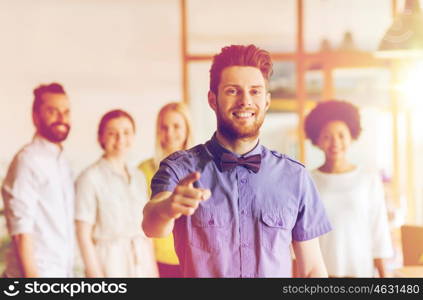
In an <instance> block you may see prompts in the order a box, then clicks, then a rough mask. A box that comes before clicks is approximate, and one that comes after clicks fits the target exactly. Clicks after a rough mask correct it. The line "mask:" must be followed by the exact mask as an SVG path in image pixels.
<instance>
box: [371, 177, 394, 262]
mask: <svg viewBox="0 0 423 300" xmlns="http://www.w3.org/2000/svg"><path fill="white" fill-rule="evenodd" d="M384 195H385V194H384V190H383V184H382V180H381V179H380V178H379V177H378V175H377V174H375V175H374V176H373V179H372V184H371V186H370V198H369V202H370V203H371V210H372V211H371V212H370V216H371V217H372V220H371V222H372V223H371V226H372V230H371V233H372V235H373V239H372V241H373V245H372V252H373V258H388V257H391V256H392V255H393V250H392V243H391V237H390V231H389V224H388V213H387V210H386V204H385V196H384Z"/></svg>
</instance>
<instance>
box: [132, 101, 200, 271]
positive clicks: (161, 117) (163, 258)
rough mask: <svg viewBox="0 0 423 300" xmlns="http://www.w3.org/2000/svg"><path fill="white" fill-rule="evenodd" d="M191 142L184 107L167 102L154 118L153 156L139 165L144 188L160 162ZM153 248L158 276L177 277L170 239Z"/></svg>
mask: <svg viewBox="0 0 423 300" xmlns="http://www.w3.org/2000/svg"><path fill="white" fill-rule="evenodd" d="M191 139H192V134H191V122H190V118H189V114H188V109H187V107H186V106H185V105H184V104H183V103H181V102H171V103H168V104H166V105H165V106H164V107H162V108H161V110H160V111H159V114H158V116H157V123H156V151H155V156H154V158H150V159H148V160H146V161H143V162H142V163H141V164H140V166H139V168H140V170H141V171H143V172H144V175H145V177H146V179H147V182H148V186H150V184H151V179H152V178H153V175H154V174H155V173H156V171H157V169H158V168H159V164H160V161H161V160H162V159H164V158H165V157H167V156H168V155H170V154H172V153H173V152H176V151H179V150H186V149H188V148H189V147H190V146H191ZM149 194H151V190H150V189H149ZM154 249H155V255H156V259H157V262H158V266H159V273H160V277H163V278H166V277H181V272H180V269H179V261H178V257H177V256H176V252H175V248H174V244H173V236H172V235H170V236H168V237H166V238H156V239H154Z"/></svg>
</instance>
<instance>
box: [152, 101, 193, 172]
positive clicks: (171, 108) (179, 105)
mask: <svg viewBox="0 0 423 300" xmlns="http://www.w3.org/2000/svg"><path fill="white" fill-rule="evenodd" d="M168 112H177V113H180V114H181V116H182V117H183V118H184V120H185V124H186V129H187V132H186V139H185V142H184V145H183V148H182V149H181V150H186V149H189V148H191V146H192V126H191V118H190V114H189V111H188V107H187V106H186V105H185V103H183V102H170V103H168V104H166V105H165V106H163V107H162V108H161V109H160V111H159V114H158V115H157V121H156V149H155V150H156V151H155V154H154V164H155V166H156V168H158V167H159V164H160V161H161V160H162V159H164V158H165V157H164V156H165V155H166V153H165V152H164V151H163V148H162V146H161V144H160V137H159V135H160V124H161V122H162V119H163V117H164V115H165V114H166V113H168Z"/></svg>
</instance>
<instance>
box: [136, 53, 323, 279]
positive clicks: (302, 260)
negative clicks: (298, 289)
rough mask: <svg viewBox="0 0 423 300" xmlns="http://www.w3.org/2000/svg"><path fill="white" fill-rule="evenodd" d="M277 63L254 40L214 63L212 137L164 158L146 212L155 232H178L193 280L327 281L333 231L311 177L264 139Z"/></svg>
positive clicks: (146, 228) (150, 233)
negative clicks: (324, 238)
mask: <svg viewBox="0 0 423 300" xmlns="http://www.w3.org/2000/svg"><path fill="white" fill-rule="evenodd" d="M271 73H272V62H271V59H270V55H269V53H268V52H266V51H264V50H262V49H259V48H257V47H256V46H254V45H249V46H240V45H232V46H229V47H225V48H223V49H222V51H221V53H220V54H218V55H216V56H215V57H214V59H213V64H212V67H211V70H210V91H209V93H208V100H209V105H210V107H211V108H212V109H213V110H214V111H215V113H216V119H217V131H216V133H215V134H214V135H213V137H212V138H211V140H210V141H208V142H206V143H205V144H200V145H197V146H196V147H194V148H192V149H189V150H186V151H179V152H176V153H174V154H172V155H170V156H169V157H167V158H166V159H165V160H163V161H162V162H161V164H160V168H159V170H158V171H157V173H156V174H155V176H154V178H153V180H152V184H151V189H152V199H151V201H150V202H149V203H148V204H147V205H146V206H145V208H144V218H143V223H142V226H143V229H144V231H145V233H146V234H147V235H148V236H150V237H164V236H167V235H169V234H170V233H171V232H172V230H173V234H174V239H175V249H176V252H177V254H178V257H179V260H180V263H181V268H182V272H183V275H184V276H185V277H291V276H292V273H291V270H292V265H291V261H292V257H291V251H290V245H291V244H292V246H293V249H294V252H295V256H296V261H297V270H298V273H299V275H300V276H302V277H326V276H327V273H326V268H325V266H324V263H323V260H322V257H321V253H320V248H319V242H318V236H320V235H322V234H325V233H327V232H328V231H330V230H331V226H330V223H329V221H328V219H327V217H326V214H325V211H324V207H323V205H322V202H321V201H320V199H319V196H318V193H317V191H316V188H315V186H314V184H313V182H312V180H311V179H310V176H309V173H308V172H307V171H306V169H305V168H304V166H303V165H302V164H300V163H299V162H297V161H295V160H293V159H291V158H289V157H287V156H286V155H283V154H280V153H278V152H276V151H271V150H269V149H267V148H266V147H264V146H263V145H261V144H260V143H259V131H260V127H261V125H262V124H263V121H264V117H265V113H266V111H267V110H268V108H269V105H270V93H269V79H270V76H271Z"/></svg>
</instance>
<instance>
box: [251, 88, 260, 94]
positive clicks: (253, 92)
mask: <svg viewBox="0 0 423 300" xmlns="http://www.w3.org/2000/svg"><path fill="white" fill-rule="evenodd" d="M260 94H261V91H260V90H256V89H254V90H251V95H260Z"/></svg>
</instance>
